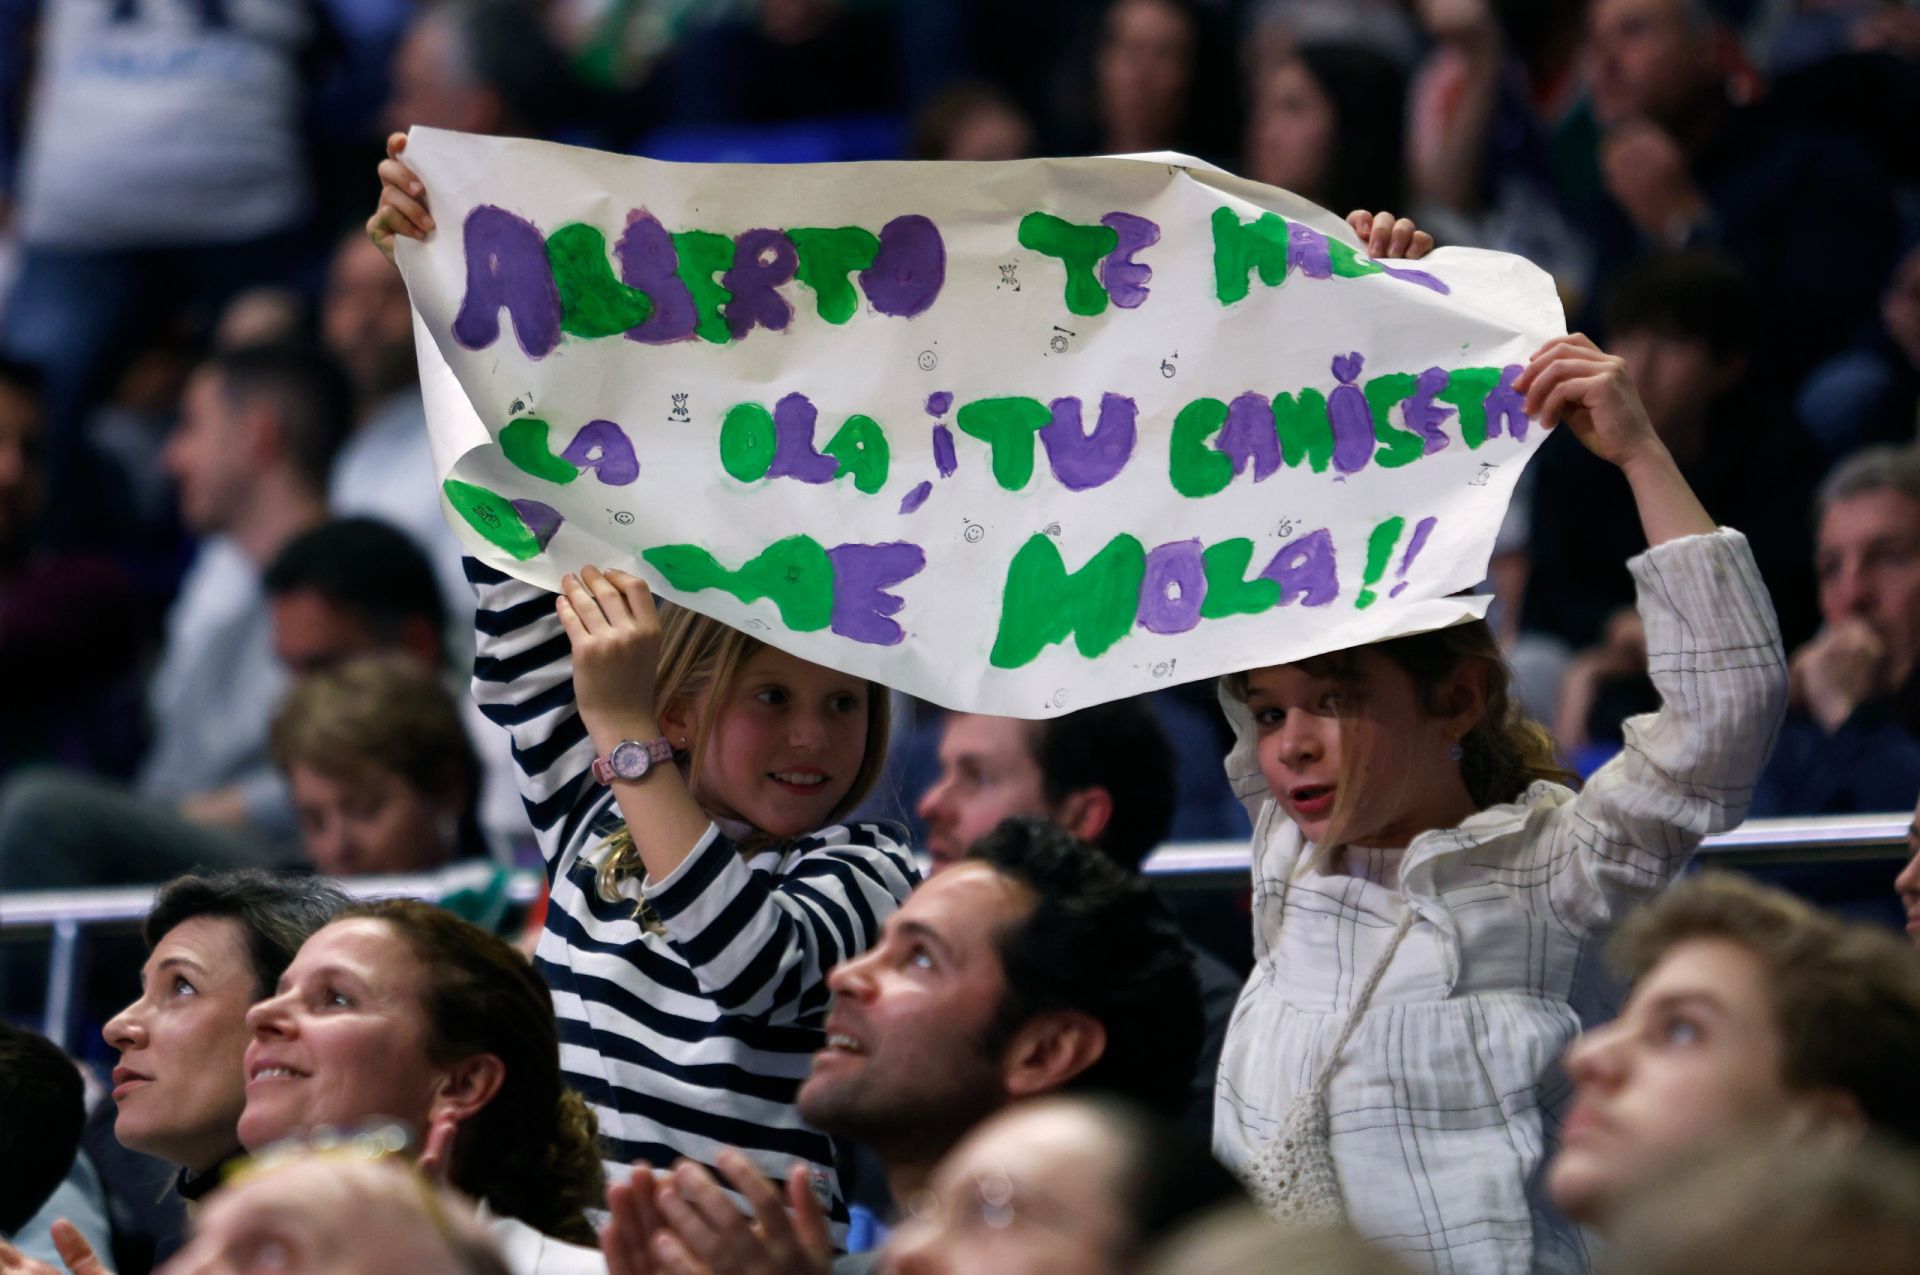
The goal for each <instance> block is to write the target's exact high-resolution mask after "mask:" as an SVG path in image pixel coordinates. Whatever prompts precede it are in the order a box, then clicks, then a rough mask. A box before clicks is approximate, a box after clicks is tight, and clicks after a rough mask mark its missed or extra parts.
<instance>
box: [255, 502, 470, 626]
mask: <svg viewBox="0 0 1920 1275" xmlns="http://www.w3.org/2000/svg"><path fill="white" fill-rule="evenodd" d="M261 583H262V587H263V588H265V590H266V593H267V596H268V597H270V598H279V597H284V596H286V595H287V594H289V593H300V592H312V593H317V594H319V595H320V596H321V597H322V598H325V599H326V600H327V601H328V602H330V603H332V604H333V605H334V606H337V607H340V608H341V609H343V610H346V611H351V612H353V613H354V614H356V615H358V616H360V617H361V618H362V619H364V620H365V621H366V623H367V625H368V627H369V628H371V629H372V630H373V632H374V634H375V635H376V636H377V637H378V638H379V639H380V640H381V641H382V642H383V643H388V644H392V643H395V642H398V641H399V640H400V637H401V635H402V633H403V631H404V628H405V626H406V624H407V622H408V621H409V620H415V619H420V620H425V621H427V622H428V623H429V624H431V625H432V626H433V632H434V635H435V636H436V637H440V636H442V633H441V631H442V630H443V629H444V628H445V627H446V615H447V611H446V603H445V599H444V598H443V597H442V596H441V594H440V582H439V579H438V578H437V577H436V576H435V575H434V573H433V563H432V562H430V561H429V560H428V558H427V555H426V552H425V551H424V550H422V549H421V548H420V546H419V545H418V544H416V543H415V542H414V540H413V538H412V537H411V536H409V535H407V533H406V532H404V531H402V530H400V529H399V528H398V527H395V526H393V525H391V524H390V523H386V522H382V521H381V520H380V519H378V518H366V517H351V518H330V519H328V520H327V521H326V522H323V523H321V524H320V525H319V526H317V527H313V528H310V529H308V530H306V531H303V532H301V533H300V534H299V535H297V536H295V537H294V538H293V539H292V540H289V541H288V542H287V544H286V547H285V548H283V549H282V550H281V551H280V553H279V554H278V556H276V557H275V558H274V560H273V561H272V562H271V563H269V564H268V565H267V570H266V573H265V575H264V576H263V577H262V580H261Z"/></svg>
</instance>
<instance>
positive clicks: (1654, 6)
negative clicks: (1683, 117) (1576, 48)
mask: <svg viewBox="0 0 1920 1275" xmlns="http://www.w3.org/2000/svg"><path fill="white" fill-rule="evenodd" d="M1687 3H1688V0H1595V3H1594V4H1593V6H1592V8H1591V9H1590V10H1588V17H1587V47H1586V58H1587V84H1588V89H1589V91H1590V92H1591V94H1592V96H1593V108H1594V114H1595V115H1596V116H1597V117H1598V118H1599V120H1600V123H1601V124H1603V125H1605V126H1608V127H1611V126H1613V125H1617V124H1623V123H1626V122H1628V121H1629V120H1636V119H1651V120H1654V121H1657V122H1662V123H1665V122H1669V121H1670V119H1671V117H1672V116H1673V115H1674V114H1675V113H1676V112H1677V111H1678V110H1679V109H1680V108H1681V107H1682V106H1683V105H1684V103H1685V102H1686V101H1687V100H1688V99H1689V98H1691V96H1692V95H1693V92H1694V91H1695V88H1696V86H1697V85H1698V84H1699V83H1700V81H1701V79H1702V78H1703V76H1704V75H1705V67H1704V60H1705V56H1706V54H1705V48H1704V38H1703V36H1702V35H1701V34H1700V33H1699V32H1698V31H1696V30H1695V29H1694V28H1693V27H1692V26H1690V25H1689V19H1688V16H1687V12H1686V10H1687Z"/></svg>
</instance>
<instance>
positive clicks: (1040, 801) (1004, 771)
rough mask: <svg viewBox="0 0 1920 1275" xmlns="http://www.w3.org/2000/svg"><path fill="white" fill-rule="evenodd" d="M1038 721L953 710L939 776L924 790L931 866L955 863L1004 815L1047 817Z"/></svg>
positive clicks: (943, 738) (942, 743) (921, 810)
mask: <svg viewBox="0 0 1920 1275" xmlns="http://www.w3.org/2000/svg"><path fill="white" fill-rule="evenodd" d="M1034 730H1035V725H1034V723H1032V722H1026V721H1021V720H1020V719H1018V718H1013V717H990V716H987V715H985V714H982V713H954V714H952V715H950V716H949V717H948V718H947V720H946V723H945V726H944V729H943V730H942V731H941V734H940V777H939V778H938V779H937V780H935V781H934V784H933V787H931V788H929V789H927V791H926V792H925V793H923V794H921V797H920V801H919V805H918V810H919V814H920V818H921V820H922V821H923V822H925V823H926V825H927V856H928V858H929V859H931V860H932V866H931V868H930V869H929V870H930V871H931V872H936V873H937V872H939V871H941V870H942V869H944V868H949V867H952V866H953V865H954V864H956V863H959V862H960V861H961V860H962V859H964V858H965V857H966V853H967V851H968V849H969V848H971V847H972V845H973V843H974V842H976V841H978V840H979V839H980V838H982V837H984V836H986V835H987V834H988V833H989V832H991V831H993V829H994V828H995V827H997V826H998V825H999V823H1000V822H1001V820H1003V819H1012V818H1017V817H1022V816H1025V817H1032V818H1039V819H1044V818H1048V817H1050V816H1051V814H1052V811H1051V809H1050V808H1049V806H1048V803H1047V796H1046V785H1045V776H1043V775H1042V774H1041V773H1040V763H1039V762H1038V761H1036V760H1035V759H1034V755H1033V736H1034Z"/></svg>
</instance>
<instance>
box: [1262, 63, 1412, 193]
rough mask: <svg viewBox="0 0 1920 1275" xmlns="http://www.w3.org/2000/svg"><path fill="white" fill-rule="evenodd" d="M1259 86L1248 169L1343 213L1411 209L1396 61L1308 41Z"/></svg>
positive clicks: (1269, 69) (1269, 68)
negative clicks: (1349, 211) (1407, 201)
mask: <svg viewBox="0 0 1920 1275" xmlns="http://www.w3.org/2000/svg"><path fill="white" fill-rule="evenodd" d="M1251 89H1252V93H1251V96H1252V109H1251V111H1250V112H1249V118H1248V124H1247V145H1246V161H1245V163H1246V167H1245V170H1244V172H1245V175H1246V176H1248V177H1250V178H1252V179H1253V180H1255V181H1259V182H1265V183H1267V184H1268V185H1269V186H1278V187H1280V188H1281V189H1283V190H1289V191H1292V192H1293V193H1294V194H1296V195H1299V196H1300V197H1301V198H1302V199H1310V200H1312V201H1313V202H1314V203H1316V204H1319V205H1320V206H1321V207H1323V208H1331V209H1334V210H1336V211H1338V210H1342V209H1347V208H1391V209H1399V210H1404V209H1405V208H1406V183H1405V181H1404V177H1403V174H1404V172H1405V160H1404V156H1403V151H1404V147H1405V124H1404V112H1405V109H1406V91H1405V88H1404V86H1403V84H1402V80H1401V75H1400V71H1399V68H1397V67H1396V66H1395V65H1394V64H1393V62H1392V60H1391V59H1389V58H1387V57H1385V56H1383V55H1382V54H1379V53H1375V52H1373V51H1372V50H1371V49H1363V48H1356V47H1353V46H1350V45H1339V44H1309V45H1303V46H1302V47H1300V48H1299V49H1296V50H1295V51H1294V52H1293V54H1292V55H1291V56H1290V57H1287V58H1285V59H1284V60H1282V61H1279V62H1276V63H1270V64H1267V65H1265V66H1262V67H1261V68H1259V69H1258V70H1256V71H1255V73H1254V78H1253V81H1252V84H1251Z"/></svg>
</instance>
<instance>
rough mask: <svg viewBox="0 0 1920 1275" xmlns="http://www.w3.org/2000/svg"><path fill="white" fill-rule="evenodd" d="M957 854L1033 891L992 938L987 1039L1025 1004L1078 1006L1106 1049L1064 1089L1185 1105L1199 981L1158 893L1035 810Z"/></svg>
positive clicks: (1196, 1050)
mask: <svg viewBox="0 0 1920 1275" xmlns="http://www.w3.org/2000/svg"><path fill="white" fill-rule="evenodd" d="M968 857H969V858H971V859H976V860H979V861H980V862H983V863H986V864H988V865H990V866H991V867H992V868H993V869H994V870H995V871H996V872H999V873H1001V874H1002V875H1004V876H1006V877H1009V878H1011V879H1012V880H1014V881H1017V882H1019V883H1020V884H1022V885H1024V886H1026V887H1027V888H1028V889H1030V890H1032V891H1033V893H1034V905H1033V911H1032V912H1030V913H1029V914H1028V915H1027V916H1026V918H1025V919H1024V920H1022V921H1020V922H1018V923H1016V924H1014V925H1011V926H1009V927H1008V928H1007V929H1006V930H1005V931H1003V932H1002V933H1001V935H1000V938H999V948H1000V961H1001V964H1002V966H1003V968H1004V970H1005V973H1006V986H1007V991H1006V995H1005V997H1004V999H1003V1000H1002V1001H1001V1003H1000V1009H999V1012H998V1014H997V1015H996V1019H995V1022H994V1027H993V1032H992V1034H991V1036H990V1039H992V1040H995V1041H1000V1042H1004V1041H1005V1040H1007V1039H1008V1038H1010V1037H1011V1036H1012V1035H1013V1033H1014V1032H1016V1031H1018V1030H1019V1028H1020V1026H1021V1024H1023V1023H1025V1022H1027V1021H1028V1020H1029V1019H1031V1018H1032V1017H1033V1016H1034V1015H1036V1014H1044V1013H1048V1012H1051V1011H1055V1010H1073V1011H1078V1012H1080V1013H1083V1014H1086V1015H1088V1016H1089V1017H1091V1018H1093V1019H1095V1020H1096V1021H1098V1022H1099V1023H1100V1024H1101V1025H1102V1026H1103V1027H1105V1028H1106V1032H1107V1047H1106V1050H1105V1052H1104V1053H1102V1054H1101V1055H1100V1058H1099V1060H1098V1061H1097V1062H1095V1063H1094V1064H1093V1066H1091V1067H1089V1068H1087V1070H1085V1071H1083V1072H1081V1073H1080V1074H1079V1075H1078V1076H1075V1077H1074V1078H1073V1079H1072V1080H1071V1081H1069V1082H1068V1083H1067V1084H1066V1085H1065V1086H1064V1088H1066V1089H1068V1090H1078V1091H1084V1092H1097V1093H1109V1094H1113V1095H1115V1096H1116V1097H1120V1098H1124V1099H1126V1100H1128V1101H1130V1102H1135V1103H1138V1104H1140V1105H1141V1106H1143V1107H1145V1108H1147V1109H1148V1110H1151V1111H1158V1112H1161V1113H1163V1114H1167V1115H1175V1116H1177V1115H1179V1114H1180V1113H1182V1112H1184V1111H1185V1110H1186V1109H1187V1107H1188V1106H1189V1105H1190V1104H1191V1103H1192V1101H1193V1071H1194V1067H1195V1065H1196V1064H1197V1062H1198V1059H1199V1056H1200V1040H1201V1035H1202V1031H1203V1025H1202V1018H1201V1011H1200V984H1199V982H1198V981H1197V979H1196V978H1195V977H1194V973H1193V958H1192V956H1191V955H1190V954H1189V953H1188V950H1187V945H1186V940H1185V939H1184V938H1183V937H1182V936H1181V934H1180V927H1179V926H1178V925H1177V924H1175V922H1174V919H1173V915H1172V914H1171V913H1170V912H1168V911H1167V908H1166V905H1165V904H1164V903H1162V902H1161V901H1160V899H1159V896H1157V895H1155V894H1154V892H1153V891H1152V890H1151V889H1150V888H1149V887H1148V885H1147V883H1146V881H1145V880H1143V879H1142V878H1141V877H1140V876H1138V875H1137V874H1135V873H1132V872H1129V871H1127V870H1126V869H1125V868H1122V867H1121V866H1120V865H1119V864H1117V863H1115V862H1114V861H1113V860H1112V859H1110V858H1108V857H1107V856H1106V855H1105V854H1104V853H1102V852H1101V851H1099V850H1097V849H1095V848H1094V847H1093V846H1091V845H1088V844H1087V843H1086V842H1084V841H1082V840H1080V839H1079V838H1078V837H1074V836H1072V835H1070V834H1068V833H1066V832H1063V831H1062V830H1061V829H1059V828H1057V827H1055V826H1054V825H1053V824H1050V823H1047V822H1046V821H1045V820H1041V819H1008V820H1006V821H1005V822H1003V823H1001V824H1000V826H999V827H997V828H995V829H994V830H993V831H992V832H990V833H988V834H987V835H986V836H984V837H982V838H980V840H979V842H977V843H976V844H975V845H974V847H973V849H972V851H971V853H970V854H969V856H968Z"/></svg>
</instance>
